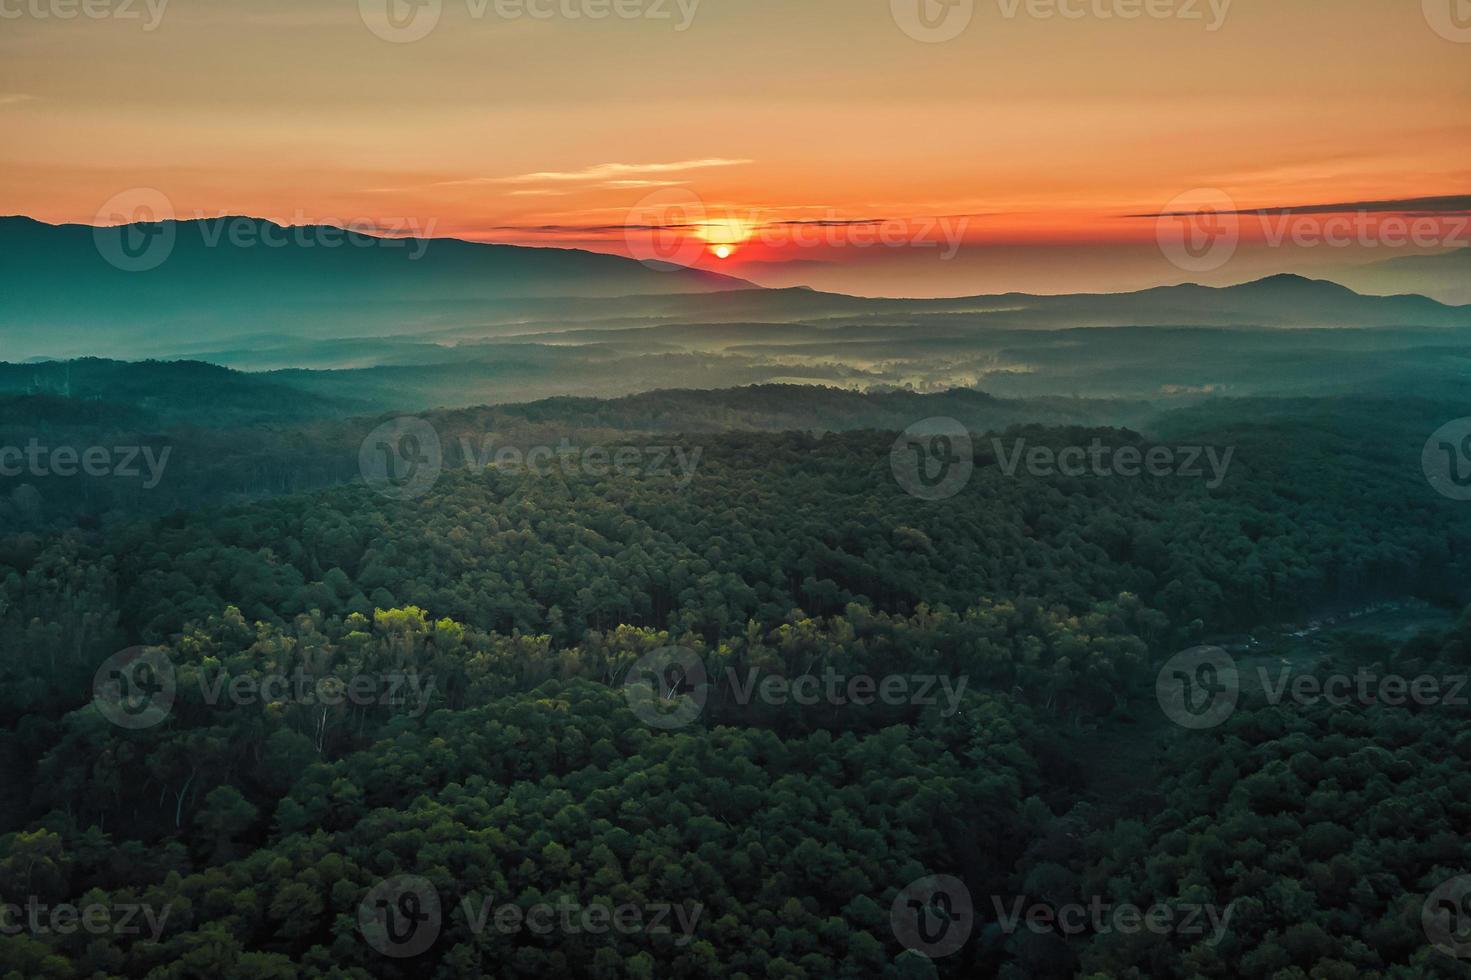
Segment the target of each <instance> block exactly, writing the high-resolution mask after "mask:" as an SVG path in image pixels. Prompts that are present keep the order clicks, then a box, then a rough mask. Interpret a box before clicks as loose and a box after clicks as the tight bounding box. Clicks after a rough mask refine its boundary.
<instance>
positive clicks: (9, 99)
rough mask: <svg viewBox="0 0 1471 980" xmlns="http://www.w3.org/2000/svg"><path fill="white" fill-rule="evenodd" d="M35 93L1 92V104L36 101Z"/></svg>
mask: <svg viewBox="0 0 1471 980" xmlns="http://www.w3.org/2000/svg"><path fill="white" fill-rule="evenodd" d="M34 101H36V97H35V96H34V95H26V94H25V93H24V92H0V105H19V104H20V103H22V102H34Z"/></svg>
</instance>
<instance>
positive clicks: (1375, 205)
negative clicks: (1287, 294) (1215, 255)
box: [1124, 194, 1471, 218]
mask: <svg viewBox="0 0 1471 980" xmlns="http://www.w3.org/2000/svg"><path fill="white" fill-rule="evenodd" d="M1353 211H1359V212H1373V213H1378V214H1413V215H1416V216H1429V215H1437V214H1467V213H1471V194H1450V195H1445V196H1441V197H1404V198H1396V199H1394V200H1389V201H1348V202H1344V203H1341V204H1297V205H1293V206H1291V207H1275V208H1249V209H1246V210H1242V211H1222V212H1220V213H1221V214H1239V215H1249V214H1250V215H1258V214H1345V213H1348V212H1353ZM1195 213H1196V212H1194V211H1162V212H1159V213H1158V214H1126V215H1124V217H1126V218H1176V217H1181V216H1185V215H1193V214H1195Z"/></svg>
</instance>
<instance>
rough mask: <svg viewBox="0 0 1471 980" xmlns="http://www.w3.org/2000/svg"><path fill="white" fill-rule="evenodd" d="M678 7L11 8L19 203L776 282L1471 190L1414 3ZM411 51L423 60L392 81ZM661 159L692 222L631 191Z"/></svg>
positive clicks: (956, 269)
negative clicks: (1211, 8) (225, 49)
mask: <svg viewBox="0 0 1471 980" xmlns="http://www.w3.org/2000/svg"><path fill="white" fill-rule="evenodd" d="M836 24H842V30H841V31H835V30H834V25H836ZM677 26H678V24H677V23H670V24H660V23H654V22H647V23H646V22H614V21H606V22H598V23H594V22H591V21H586V20H584V21H575V22H574V21H569V20H562V19H550V20H536V19H531V18H522V19H517V20H497V19H496V18H494V17H490V16H485V17H481V18H475V17H471V16H469V15H468V14H467V11H466V10H465V9H464V8H463V7H462V6H461V5H456V4H448V3H447V4H444V5H443V14H442V16H441V18H440V21H439V23H438V26H437V28H436V29H435V30H433V31H432V32H430V33H428V34H427V35H426V36H424V37H422V38H421V39H417V40H414V41H413V42H412V43H391V42H390V41H385V40H384V39H383V38H382V37H379V36H375V35H374V32H373V31H371V30H369V29H368V28H366V27H365V26H364V22H363V20H362V18H361V17H360V15H359V11H358V9H357V5H356V4H352V3H347V4H339V3H334V2H328V0H309V2H287V0H264V2H262V3H259V4H256V5H252V6H251V7H248V8H246V7H243V6H242V7H240V8H237V9H231V10H228V11H227V10H225V9H222V8H218V7H206V8H184V7H182V6H180V7H178V8H175V7H169V8H168V11H167V16H165V17H163V18H162V20H161V21H160V22H159V23H158V25H157V26H156V29H152V30H148V31H144V30H143V29H142V27H141V26H128V25H126V24H121V23H117V22H108V21H88V20H85V19H78V20H70V21H63V20H59V19H23V20H17V21H7V22H6V27H5V31H4V36H3V37H0V125H3V126H4V129H5V132H6V136H7V138H6V140H5V143H4V146H3V147H0V167H3V169H4V171H5V173H6V179H5V181H4V182H3V184H0V212H5V213H23V214H28V215H31V216H34V217H36V218H39V219H42V220H45V221H51V222H87V223H91V222H94V221H95V220H96V219H97V214H98V209H99V207H100V206H101V205H102V204H103V203H104V202H106V201H108V200H109V199H110V198H112V197H113V196H114V195H116V194H118V193H119V192H121V191H126V190H128V189H133V188H140V187H142V188H152V189H156V190H157V191H159V192H161V193H163V194H164V195H166V196H167V198H168V200H169V201H170V202H171V204H172V208H173V211H174V213H175V214H177V215H178V216H180V217H195V216H216V215H219V214H250V215H256V216H260V217H265V218H270V219H272V220H275V221H277V222H282V223H292V224H302V223H309V222H318V221H322V222H333V221H335V222H341V223H347V222H358V223H362V222H368V223H372V224H375V225H377V226H379V227H382V228H383V229H385V230H386V231H387V232H388V233H390V234H395V233H398V234H403V233H410V234H427V235H431V236H454V237H461V238H467V239H471V240H476V241H487V242H506V243H511V244H523V245H545V246H556V247H570V248H585V249H592V250H596V251H605V252H613V253H617V254H630V251H631V248H633V247H634V246H633V245H632V244H631V243H634V242H637V241H639V240H641V239H644V238H647V237H649V236H659V237H661V238H662V239H663V245H662V248H663V249H668V248H670V247H674V249H675V251H676V253H677V255H676V260H678V261H686V262H690V263H694V264H698V263H699V262H701V261H710V262H717V261H719V262H726V263H729V264H730V265H734V266H740V265H743V264H749V263H751V262H759V263H760V268H759V275H763V276H766V277H768V278H771V279H772V281H773V282H775V283H777V284H786V283H788V282H796V281H799V280H800V281H810V282H815V283H818V284H819V285H822V286H825V287H828V288H843V289H850V290H854V291H867V292H879V293H889V294H900V295H903V294H915V295H939V294H954V293H957V292H966V291H974V290H975V289H979V288H1002V287H1008V286H1015V287H1017V288H1030V289H1043V290H1045V289H1053V288H1056V289H1068V288H1102V289H1108V288H1134V287H1138V286H1142V285H1149V284H1151V283H1157V282H1164V281H1172V280H1178V278H1179V276H1178V270H1176V269H1173V268H1171V267H1170V266H1169V265H1168V264H1167V263H1161V262H1160V261H1159V256H1158V254H1157V251H1155V250H1154V249H1153V238H1154V234H1155V229H1154V221H1153V220H1152V219H1149V218H1140V217H1130V216H1138V215H1152V214H1156V213H1159V212H1161V211H1162V210H1165V209H1166V208H1167V206H1168V204H1169V202H1170V201H1172V200H1174V199H1176V198H1177V197H1178V196H1180V195H1182V194H1185V193H1187V192H1190V191H1192V190H1194V189H1199V188H1216V189H1219V190H1221V191H1222V192H1224V193H1225V194H1226V195H1228V196H1229V198H1230V200H1231V201H1233V202H1234V203H1235V204H1236V206H1237V207H1239V208H1241V209H1255V208H1294V207H1302V206H1304V205H1314V204H1323V203H1330V202H1348V203H1352V202H1364V201H1393V200H1401V199H1408V198H1419V197H1425V196H1427V195H1457V194H1465V193H1467V192H1468V191H1471V163H1468V161H1471V58H1468V57H1467V55H1468V49H1467V46H1466V45H1464V44H1459V43H1454V42H1452V41H1449V40H1447V39H1446V38H1445V37H1442V36H1440V35H1438V34H1437V33H1436V31H1435V30H1433V29H1432V28H1431V27H1430V26H1429V25H1427V22H1426V19H1425V17H1424V15H1423V13H1422V11H1421V9H1420V4H1418V3H1393V4H1391V3H1383V2H1379V0H1343V2H1340V3H1335V4H1333V5H1332V9H1331V11H1330V10H1328V9H1327V8H1326V7H1325V6H1324V5H1320V4H1306V3H1272V4H1245V3H1237V4H1233V5H1230V7H1229V12H1228V15H1227V16H1226V17H1225V19H1224V21H1223V22H1222V23H1220V24H1218V25H1216V27H1215V29H1210V30H1207V27H1208V26H1210V25H1209V24H1206V23H1197V22H1194V21H1189V20H1150V19H1142V20H1138V21H1131V22H1127V23H1126V22H1122V21H1117V20H1115V21H1103V20H1096V19H1084V20H1081V21H1076V22H1075V21H1071V20H1066V19H1057V18H1054V19H1037V18H1032V17H1026V16H1016V17H1010V18H1009V17H1006V16H1003V15H1002V14H1001V13H1000V12H999V11H998V9H997V8H996V7H995V6H994V5H986V4H979V5H977V7H976V12H975V16H974V18H973V21H972V23H971V24H970V26H969V27H968V28H967V29H966V30H965V31H964V32H963V33H961V34H960V35H959V36H957V37H955V38H954V39H953V40H948V41H946V42H945V43H939V44H926V43H919V42H916V41H915V40H914V39H912V38H911V37H908V36H906V35H905V33H904V32H903V31H902V30H901V29H899V27H897V26H896V24H895V21H894V19H893V17H892V16H891V13H890V10H889V4H887V3H874V4H870V5H864V7H863V9H862V10H861V11H855V10H854V9H853V5H852V4H851V0H811V2H807V3H804V4H802V5H801V8H800V10H798V9H794V8H793V7H792V6H791V5H789V4H776V3H765V2H751V3H742V4H713V3H712V4H704V5H700V6H699V7H698V10H697V15H696V16H695V17H694V18H693V19H692V20H691V21H690V23H688V25H687V29H683V30H675V28H676V27H677ZM222 32H224V33H226V34H228V36H229V38H230V40H231V44H232V51H234V55H233V56H232V57H231V58H230V59H227V60H222V59H219V58H218V57H216V56H215V55H214V54H213V53H212V51H211V48H210V43H211V39H213V38H218V37H220V36H221V33H222ZM615 35H616V43H610V39H611V38H612V37H613V36H615ZM1305 37H1311V38H1312V39H1313V44H1312V53H1311V57H1306V56H1305V55H1304V49H1303V47H1302V45H1301V43H1300V39H1302V38H1305ZM630 62H639V63H647V64H656V65H659V66H660V72H661V77H662V78H665V79H666V80H669V81H670V82H671V83H672V84H670V85H667V86H660V87H656V88H653V89H651V88H650V87H649V84H648V81H647V79H646V78H645V77H644V76H643V75H642V74H641V73H631V72H629V71H628V65H629V64H630ZM556 63H562V64H572V63H575V64H577V66H578V70H577V71H576V72H559V71H555V70H553V69H552V68H551V67H550V66H551V65H553V64H556ZM273 65H274V66H277V68H278V69H279V70H262V66H267V67H268V68H269V66H273ZM875 65H883V66H884V69H883V70H882V71H875V70H874V66H875ZM388 67H391V68H392V69H393V71H394V72H395V75H394V77H412V78H414V79H415V83H414V85H412V86H407V87H404V88H402V89H396V88H394V87H391V86H390V87H385V86H383V85H382V84H381V78H382V73H383V71H384V70H385V69H386V68H388ZM118 78H125V79H127V84H126V85H123V86H118V85H116V84H113V82H112V81H111V80H114V79H118ZM896 79H902V80H903V88H904V91H905V93H906V95H905V97H904V98H903V99H900V98H899V97H898V96H897V94H896V92H895V80H896ZM674 80H677V83H673V82H674ZM426 90H435V91H438V92H441V93H442V96H441V97H439V98H437V99H436V100H434V102H433V103H432V108H430V109H429V110H426V107H425V103H424V101H423V99H422V92H423V91H426ZM911 93H921V95H920V96H919V97H918V98H917V99H915V98H910V97H909V94H911ZM1206 93H1209V98H1208V99H1207V98H1206ZM145 121H146V125H144V123H145ZM386 132H392V133H393V134H395V135H394V138H393V139H391V140H388V139H384V138H383V134H384V133H386ZM667 191H674V192H678V193H679V194H680V195H683V196H684V197H686V198H688V199H689V201H691V202H693V203H692V205H691V206H692V207H693V208H694V209H695V210H693V211H689V212H688V213H687V217H686V220H685V221H684V222H680V221H674V222H673V223H672V225H671V226H669V227H646V226H648V225H650V224H652V223H651V222H649V221H647V220H645V221H635V220H633V219H632V218H631V216H632V215H634V214H637V213H641V212H640V211H639V209H640V208H641V207H643V205H642V202H643V201H644V200H645V199H647V198H648V197H649V196H650V195H651V194H655V193H659V192H667ZM1453 217H1454V215H1453ZM941 222H949V225H948V226H942V225H941ZM631 225H641V226H643V227H630V226H631ZM395 229H399V230H398V231H396V230H395ZM1259 237H1260V236H1259V235H1258V234H1257V233H1256V232H1255V231H1249V232H1248V233H1247V234H1246V235H1245V236H1244V238H1245V240H1246V242H1247V245H1246V246H1244V250H1245V251H1247V252H1248V253H1249V252H1250V242H1251V240H1252V239H1253V238H1259ZM676 240H678V241H676ZM683 240H692V242H693V243H692V244H691V246H690V247H689V248H688V249H682V248H679V247H678V242H679V241H683ZM709 245H714V246H720V245H725V246H728V247H729V248H730V251H729V252H728V253H726V254H725V255H721V254H720V253H719V252H718V250H716V249H711V248H707V247H706V246H709ZM998 250H1004V253H1005V254H1004V256H1000V261H998V256H999V255H1000V253H999V252H998ZM1135 253H1137V254H1135ZM1361 253H1362V254H1361ZM1327 254H1328V253H1326V252H1323V251H1318V252H1312V253H1304V259H1305V261H1322V260H1323V259H1324V258H1325V256H1327ZM1350 254H1351V255H1352V257H1353V258H1355V259H1363V260H1367V259H1368V258H1372V257H1373V256H1372V255H1368V254H1367V253H1366V250H1363V249H1360V248H1358V246H1357V245H1355V246H1354V247H1352V248H1348V249H1341V250H1339V251H1338V252H1337V253H1336V254H1335V255H1334V256H1333V257H1334V258H1336V259H1340V260H1341V259H1343V258H1344V257H1345V256H1346V255H1350ZM1080 256H1081V260H1080ZM1276 264H1277V265H1280V264H1281V263H1280V262H1278V263H1276ZM783 270H787V271H783ZM1242 271H1243V272H1245V271H1246V270H1245V269H1243V270H1242ZM751 274H752V275H758V271H754V270H753V271H752V272H751Z"/></svg>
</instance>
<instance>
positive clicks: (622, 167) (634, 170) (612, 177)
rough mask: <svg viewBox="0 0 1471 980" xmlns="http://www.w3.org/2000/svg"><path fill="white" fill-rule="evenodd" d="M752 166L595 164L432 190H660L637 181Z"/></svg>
mask: <svg viewBox="0 0 1471 980" xmlns="http://www.w3.org/2000/svg"><path fill="white" fill-rule="evenodd" d="M753 162H755V161H752V160H729V159H726V158H724V157H709V158H706V159H702V160H677V161H674V162H672V163H599V164H596V165H595V166H591V167H584V168H583V169H581V170H539V171H536V172H535V173H529V174H516V175H515V176H512V177H470V178H467V179H465V180H444V181H440V182H439V183H438V184H436V185H435V186H438V187H447V186H450V185H461V184H552V183H599V182H616V185H617V186H626V187H647V186H663V184H658V183H653V182H649V183H639V182H638V181H639V179H640V178H643V177H646V176H647V175H649V174H677V173H684V172H686V171H690V170H707V169H709V168H711V167H738V166H741V165H743V164H748V163H753Z"/></svg>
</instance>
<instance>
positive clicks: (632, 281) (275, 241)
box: [0, 217, 757, 359]
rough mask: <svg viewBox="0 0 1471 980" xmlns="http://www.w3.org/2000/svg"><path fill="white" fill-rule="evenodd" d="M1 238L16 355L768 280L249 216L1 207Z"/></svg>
mask: <svg viewBox="0 0 1471 980" xmlns="http://www.w3.org/2000/svg"><path fill="white" fill-rule="evenodd" d="M0 253H3V254H4V256H5V261H4V262H3V263H0V295H4V297H5V303H4V305H3V307H0V329H3V331H4V334H5V338H6V341H7V349H6V354H5V356H7V357H9V358H11V359H21V358H25V357H29V356H31V355H33V354H48V355H68V354H80V355H90V354H123V355H134V356H136V355H137V354H139V353H155V352H167V353H177V352H178V351H179V350H180V348H181V347H182V346H183V345H184V344H187V343H189V342H197V341H202V340H210V339H214V340H216V341H220V340H234V339H237V338H239V337H242V336H246V335H253V334H259V333H268V332H272V331H278V332H283V333H287V334H290V335H293V336H297V337H329V336H334V335H348V336H374V335H383V334H394V333H414V332H419V331H422V330H424V329H426V328H428V327H432V326H435V325H439V324H443V323H445V322H463V319H461V317H462V316H464V315H466V314H468V315H469V316H471V317H473V316H475V315H479V316H484V315H486V313H487V312H492V311H493V310H494V309H495V307H496V306H497V305H498V304H501V303H504V302H506V301H512V300H523V299H534V298H537V297H556V298H563V297H583V298H595V297H598V298H600V297H618V296H638V295H645V294H654V295H657V294H662V293H681V292H707V291H712V290H726V289H754V288H757V287H755V286H753V285H752V284H750V283H748V282H745V281H744V280H740V279H733V278H730V277H728V276H721V275H716V274H713V273H707V272H700V271H698V270H692V269H685V268H680V267H673V266H661V267H652V266H650V265H645V264H643V263H640V262H635V261H633V260H631V259H626V258H621V257H618V256H612V255H601V254H598V253H594V252H584V251H577V250H572V249H552V248H523V247H519V246H512V245H485V244H478V243H474V242H466V241H460V240H457V239H450V238H434V239H422V238H387V237H377V236H373V235H368V234H364V233H361V232H352V231H344V230H342V229H339V228H332V227H328V226H314V225H306V226H295V227H290V228H286V227H282V226H280V225H277V224H275V223H273V222H270V221H265V220H262V219H258V218H246V217H224V218H212V219H202V220H194V221H166V222H158V223H152V224H135V225H123V226H118V227H115V228H93V227H91V226H88V225H48V224H44V223H42V222H39V221H35V220H32V219H30V218H23V217H8V218H0ZM451 315H452V316H453V317H454V319H452V320H449V321H446V320H445V319H444V318H445V317H446V316H451ZM103 328H105V329H103ZM140 346H141V347H142V349H141V350H140Z"/></svg>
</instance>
